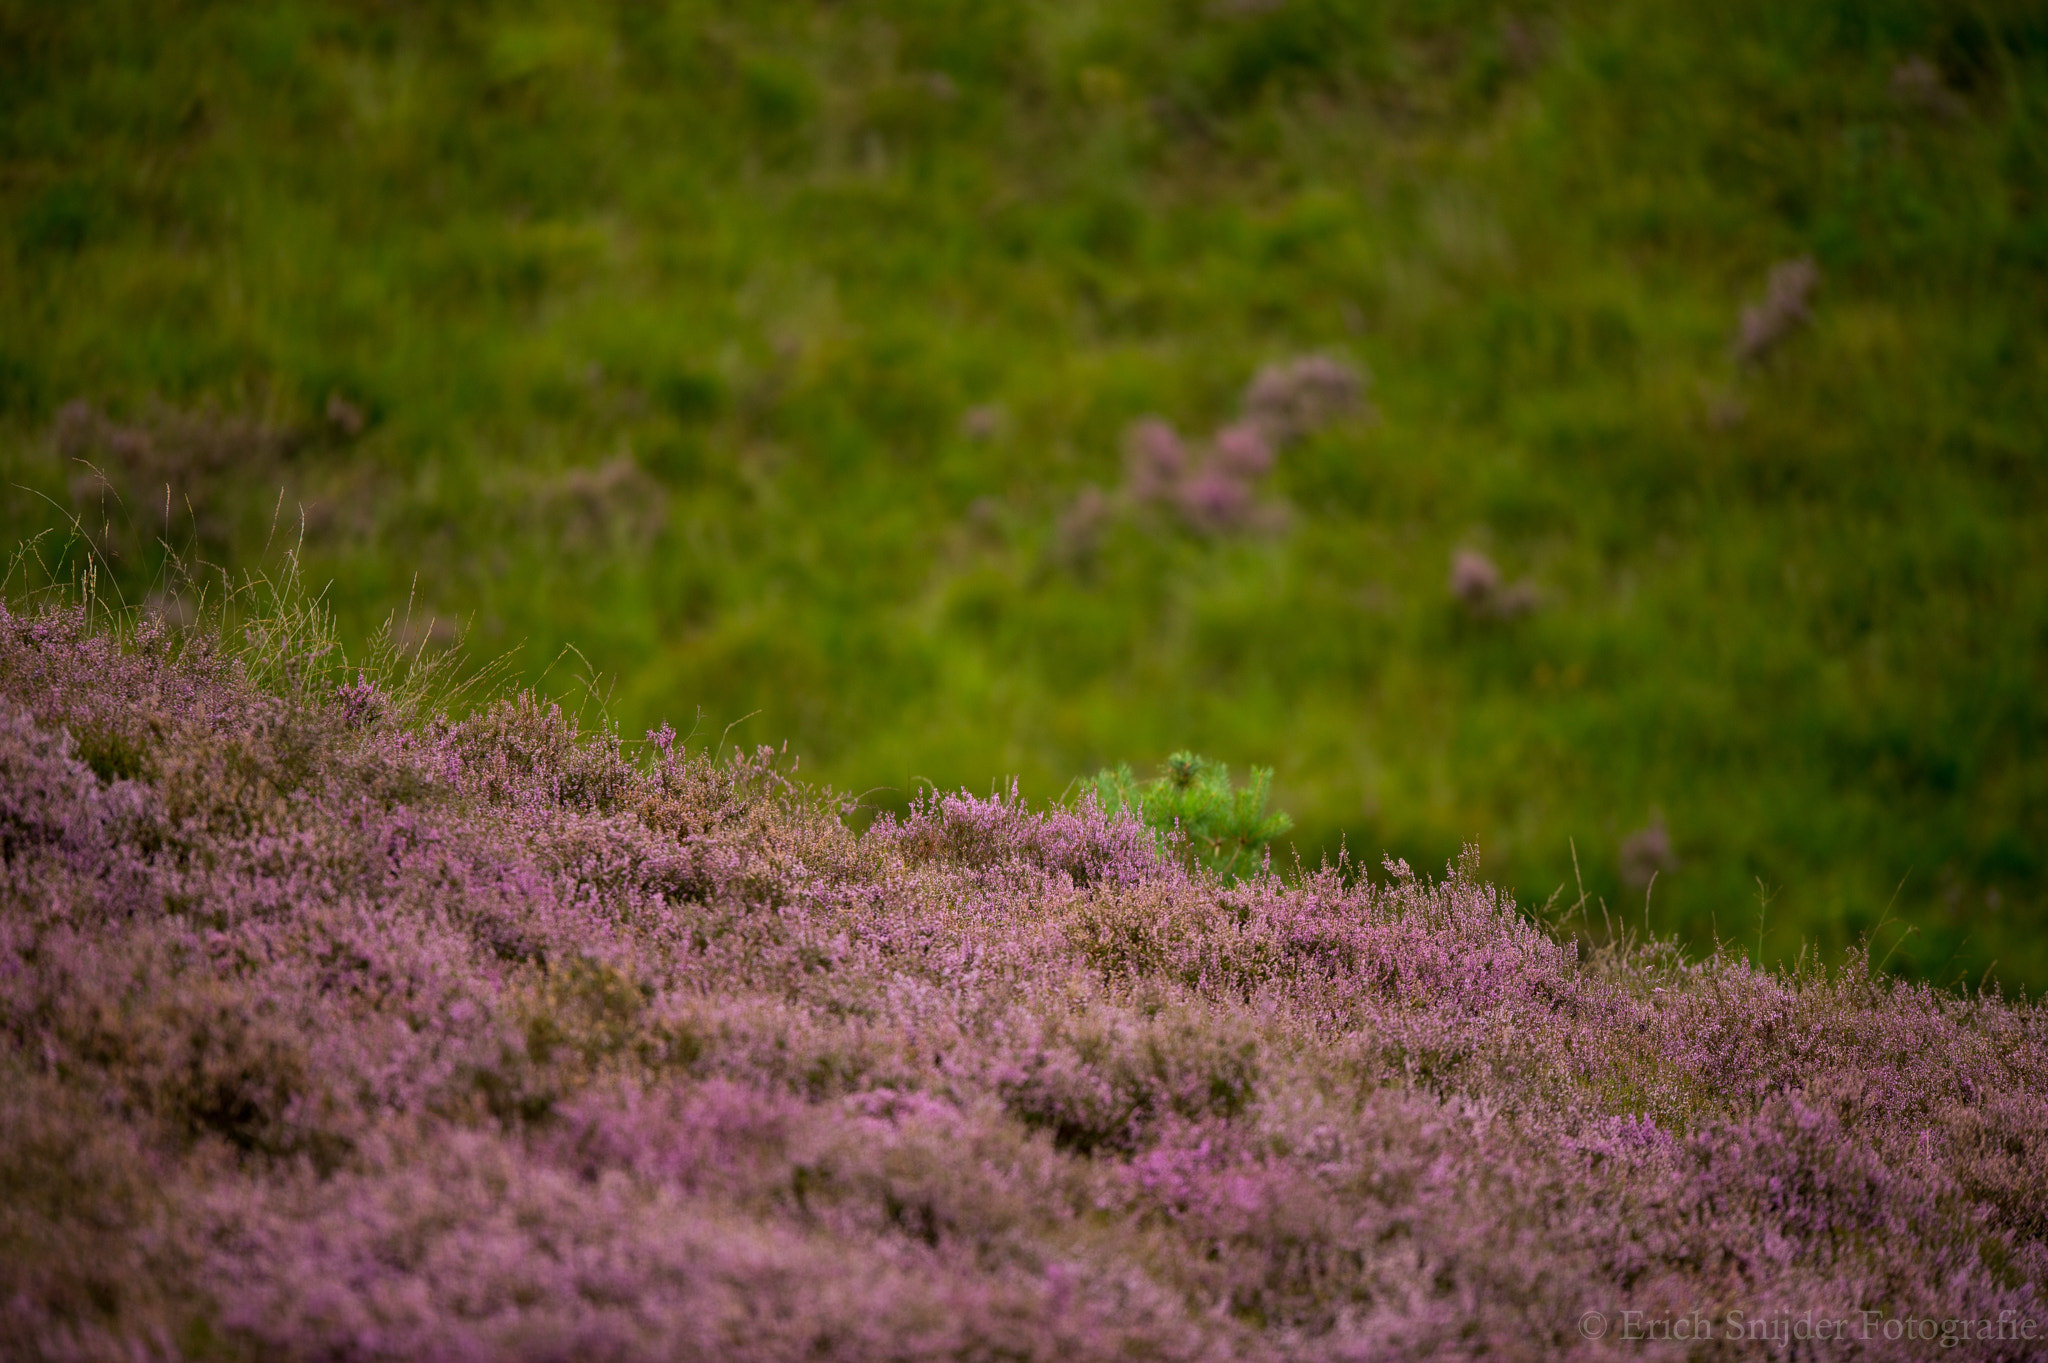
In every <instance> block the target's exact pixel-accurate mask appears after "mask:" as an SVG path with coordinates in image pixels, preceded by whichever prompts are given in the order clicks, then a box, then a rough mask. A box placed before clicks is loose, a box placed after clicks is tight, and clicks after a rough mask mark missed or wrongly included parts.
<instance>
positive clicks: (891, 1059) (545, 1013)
mask: <svg viewBox="0 0 2048 1363" xmlns="http://www.w3.org/2000/svg"><path fill="white" fill-rule="evenodd" d="M129 620H130V623H128V624H122V623H121V621H120V620H119V619H114V620H108V619H104V618H101V619H98V620H97V623H95V617H92V616H90V615H89V614H88V613H87V612H86V611H83V610H80V609H76V608H49V609H40V610H37V609H30V608H27V607H18V608H15V609H13V610H10V611H6V612H0V857H4V871H0V1338H4V1339H5V1340H6V1342H7V1349H6V1352H7V1353H8V1356H9V1357H19V1358H38V1359H74V1358H76V1359H88V1358H90V1359H100V1358H113V1357H120V1358H141V1357H158V1358H161V1357H183V1358H200V1359H205V1358H217V1359H265V1360H269V1359H306V1360H314V1359H321V1360H332V1359H350V1360H374V1359H390V1360H414V1359H485V1358H488V1359H533V1360H551V1359H567V1358H576V1359H615V1360H629V1359H648V1360H661V1361H662V1363H671V1361H672V1360H681V1359H707V1360H709V1359H718V1360H744V1359H764V1360H765V1359H778V1360H779V1359H792V1358H809V1359H858V1360H868V1359H988V1360H994V1359H1012V1360H1016V1359H1058V1360H1063V1361H1071V1363H1079V1360H1088V1359H1113V1358H1115V1359H1129V1358H1150V1359H1201V1358H1245V1359H1266V1358H1270V1359H1283V1358H1284V1359H1293V1360H1306V1359H1323V1358H1327V1359H1373V1358H1386V1359H1397V1358H1413V1357H1419V1356H1423V1355H1433V1356H1441V1357H1479V1356H1485V1357H1490V1358H1525V1357H1562V1356H1587V1357H1595V1356H1601V1357H1604V1356H1609V1352H1608V1351H1609V1350H1610V1348H1611V1347H1614V1346H1616V1344H1617V1341H1618V1340H1622V1339H1624V1338H1625V1331H1627V1330H1630V1329H1638V1330H1642V1331H1651V1330H1654V1329H1657V1328H1659V1327H1658V1326H1657V1325H1656V1323H1657V1322H1662V1323H1663V1324H1662V1326H1661V1328H1662V1330H1663V1334H1662V1335H1661V1336H1659V1337H1658V1338H1655V1339H1649V1340H1643V1341H1638V1342H1633V1343H1622V1344H1620V1347H1622V1348H1625V1349H1626V1350H1627V1351H1628V1352H1627V1355H1626V1356H1628V1357H1632V1358H1634V1357H1641V1358H1665V1357H1669V1358H1678V1357H1685V1358H1722V1357H1726V1358H1751V1357H1756V1356H1758V1353H1757V1350H1758V1348H1759V1346H1758V1345H1757V1344H1755V1343H1753V1342H1748V1341H1747V1340H1741V1341H1738V1340H1735V1339H1733V1338H1731V1337H1730V1335H1729V1332H1730V1331H1731V1330H1733V1331H1737V1332H1740V1331H1741V1330H1743V1329H1746V1328H1750V1329H1753V1328H1761V1329H1765V1330H1767V1331H1788V1330H1791V1329H1793V1328H1795V1325H1794V1324H1793V1323H1796V1322H1797V1321H1800V1320H1807V1321H1808V1322H1809V1324H1808V1326H1807V1328H1808V1329H1811V1328H1812V1326H1811V1322H1812V1321H1813V1320H1816V1319H1817V1320H1820V1321H1822V1322H1831V1321H1836V1320H1840V1321H1843V1322H1845V1325H1843V1326H1842V1327H1840V1328H1841V1329H1844V1330H1848V1331H1850V1332H1851V1333H1850V1338H1849V1340H1848V1341H1847V1342H1843V1341H1841V1340H1836V1341H1835V1342H1834V1343H1833V1344H1832V1345H1831V1346H1830V1349H1831V1352H1830V1353H1829V1355H1828V1356H1831V1357H1858V1358H1924V1357H1929V1356H1932V1354H1931V1353H1930V1352H1929V1351H1930V1350H1933V1349H1935V1348H1936V1347H1937V1343H1936V1342H1930V1340H1931V1339H1934V1338H1935V1337H1937V1336H1940V1335H1941V1334H1943V1333H1944V1332H1945V1333H1946V1334H1947V1335H1948V1336H1949V1337H1950V1342H1951V1343H1953V1342H1954V1338H1955V1336H1956V1335H1957V1334H1958V1332H1960V1333H1961V1334H1962V1336H1963V1337H1965V1338H1966V1339H1967V1341H1968V1342H1967V1343H1966V1344H1965V1345H1964V1346H1963V1347H1961V1348H1959V1349H1956V1350H1955V1351H1953V1352H1951V1353H1946V1354H1944V1355H1943V1356H1955V1357H1971V1358H1978V1357H1981V1358H2008V1359H2023V1358H2039V1357H2040V1356H2041V1351H2042V1349H2043V1348H2044V1347H2048V1346H2044V1343H2043V1336H2044V1334H2048V1307H2044V1302H2043V1290H2044V1288H2048V1014H2044V1012H2043V1010H2042V1009H2041V1007H2039V1006H2038V1005H2029V1004H2014V1003H2010V1002H2006V1001H2002V1000H2001V999H1999V998H1998V997H1996V996H1995V995H1977V994H1963V993H1956V992H1942V991H1938V990H1934V989H1931V988H1929V987H1927V986H1925V985H1921V984H1913V983H1907V982H1901V981H1897V980H1894V979H1891V978H1888V977H1885V976H1883V975H1881V974H1873V973H1872V972H1871V971H1870V970H1869V968H1868V965H1867V963H1866V962H1864V961H1862V960H1861V959H1860V958H1854V957H1852V958H1851V959H1850V960H1849V962H1848V963H1847V965H1846V966H1843V967H1840V968H1836V969H1830V970H1825V971H1823V970H1820V969H1817V968H1813V967H1812V965H1811V962H1809V963H1808V968H1806V969H1803V970H1801V971H1799V972H1795V973H1786V972H1782V971H1781V972H1763V971H1759V970H1757V969H1754V968H1752V967H1751V966H1750V965H1749V964H1748V963H1747V962H1746V961H1744V960H1742V959H1740V958H1738V957H1735V956H1732V955H1729V954H1726V953H1724V954H1721V955H1717V956H1715V957H1713V958H1710V959H1706V960H1699V961H1690V962H1689V961H1687V960H1686V959H1684V958H1683V957H1681V956H1680V955H1679V954H1677V953H1676V952H1675V951H1673V950H1672V948H1671V946H1670V944H1669V943H1668V942H1665V943H1646V942H1643V941H1640V940H1636V939H1633V938H1624V939H1621V940H1618V941H1616V942H1614V943H1611V944H1610V945H1608V946H1607V947H1606V948H1604V949H1601V950H1594V951H1588V950H1585V949H1583V948H1582V946H1581V945H1580V944H1579V942H1578V941H1577V940H1566V939H1560V938H1559V937H1557V936H1554V935H1552V934H1551V933H1549V932H1548V931H1546V930H1545V929H1544V928H1543V927H1541V926H1540V925H1538V924H1536V923H1533V922H1532V921H1530V920H1529V919H1528V918H1527V917H1526V916H1524V915H1523V914H1520V913H1518V912H1517V911H1516V909H1515V908H1514V906H1513V904H1512V903H1511V901H1509V900H1508V899H1506V898H1504V897H1503V896H1502V895H1500V894H1499V893H1498V892H1497V891H1495V890H1493V889H1491V888H1489V887H1488V886H1487V885H1486V884H1485V883H1483V881H1482V880H1481V879H1480V878H1479V876H1478V873H1477V868H1476V866H1475V865H1473V864H1472V863H1471V862H1470V861H1468V862H1467V863H1465V864H1463V865H1461V866H1456V867H1453V868H1450V869H1449V871H1448V873H1447V875H1446V876H1445V878H1443V879H1442V880H1435V879H1431V878H1428V877H1424V876H1419V875H1417V874H1415V873H1414V872H1412V871H1411V870H1410V869H1409V868H1408V867H1407V866H1406V865H1404V864H1401V863H1399V862H1389V863H1388V864H1387V865H1386V866H1385V868H1384V873H1383V874H1381V873H1377V872H1376V873H1375V876H1374V877H1372V878H1370V879H1368V878H1365V877H1362V876H1360V875H1358V874H1356V871H1355V868H1352V873H1351V874H1348V875H1340V874H1338V873H1337V871H1335V870H1330V869H1326V870H1323V871H1320V872H1315V873H1310V874H1307V875H1305V876H1304V877H1302V878H1301V879H1300V880H1299V882H1298V883H1282V882H1281V881H1279V880H1277V879H1272V878H1267V877H1265V876H1261V875H1255V876H1253V877H1251V878H1249V879H1246V880H1243V881H1239V882H1234V883H1224V882H1221V881H1218V880H1216V879H1214V878H1213V877H1211V876H1210V875H1209V874H1208V873H1206V872H1202V871H1197V870H1190V869H1188V867H1187V865H1186V864H1185V863H1184V861H1183V859H1182V858H1180V857H1178V856H1176V855H1175V854H1174V849H1173V848H1171V847H1170V846H1169V847H1168V848H1166V849H1164V851H1162V849H1161V847H1160V846H1159V845H1158V844H1157V843H1156V842H1155V840H1154V838H1153V835H1152V834H1151V832H1150V831H1149V830H1147V829H1145V828H1144V827H1143V826H1141V825H1139V824H1137V823H1135V822H1132V821H1130V820H1128V819H1124V818H1111V817H1108V816H1105V815H1104V814H1103V813H1102V812H1101V809H1100V806H1099V805H1097V804H1096V803H1095V802H1094V800H1093V797H1092V796H1089V797H1085V798H1084V799H1083V801H1082V802H1081V803H1080V804H1079V805H1078V806H1076V807H1059V808H1050V809H1033V808H1030V807H1027V806H1026V805H1025V804H1023V803H1022V802H1020V801H1019V800H1017V799H1015V798H991V799H980V798H975V797H972V796H968V795H958V796H933V797H932V798H929V799H926V800H923V801H920V802H919V803H918V804H916V805H915V806H914V807H913V808H912V809H911V810H910V811H909V812H908V813H907V814H906V815H904V816H903V817H900V818H898V817H893V816H885V817H883V818H881V819H879V820H877V821H875V822H874V823H873V824H872V825H871V826H867V827H865V828H864V830H863V831H860V832H858V833H856V832H855V831H853V830H852V829H851V828H850V827H849V826H848V824H847V823H846V822H845V820H844V818H843V815H844V813H845V807H844V806H843V805H842V804H841V803H840V802H839V801H838V800H837V799H836V798H835V797H833V796H832V794H831V793H830V792H829V791H827V790H824V789H823V788H818V787H811V786H807V785H805V784H803V783H802V782H800V781H799V780H798V779H796V773H795V772H794V771H793V770H792V767H793V765H794V764H793V763H792V762H790V761H789V760H787V759H784V758H782V757H780V756H779V755H778V754H776V753H774V752H771V751H769V750H766V749H763V750H760V751H758V752H756V753H753V754H751V755H749V754H744V753H728V754H725V755H719V754H715V753H712V754H707V753H704V752H701V751H699V752H692V751H688V750H686V748H685V747H684V746H683V745H680V744H678V743H677V742H676V740H675V737H674V735H673V734H670V733H668V732H666V731H665V730H664V731H658V732H656V733H655V734H653V735H650V739H649V742H647V743H646V744H644V745H639V744H636V745H634V747H633V748H632V749H630V750H629V749H627V748H626V747H624V746H622V745H621V744H620V743H619V741H618V740H617V738H616V737H615V736H613V735H611V734H608V733H605V732H598V733H595V734H591V733H583V734H579V733H578V732H577V728H576V726H575V724H574V723H572V722H571V721H570V720H569V719H567V718H565V717H564V716H563V715H562V713H561V712H560V711H558V710H556V709H553V708H551V707H550V706H548V705H546V704H545V703H542V702H540V701H537V700H535V699H534V698H533V697H532V696H531V695H530V694H513V695H507V696H504V697H501V698H499V699H496V700H493V701H491V702H489V703H485V704H480V705H477V706H475V707H473V712H472V713H470V714H469V715H468V717H466V718H462V719H459V720H450V719H448V718H446V717H444V716H439V715H437V714H435V713H434V712H433V710H432V708H431V707H430V706H428V705H426V704H425V703H424V702H423V701H422V699H421V695H422V688H421V687H420V685H418V684H417V683H418V678H416V677H415V678H412V679H410V680H409V679H408V678H407V676H406V674H405V671H404V669H402V668H399V669H385V670H384V671H383V672H382V673H381V674H379V673H372V672H362V673H356V672H348V673H342V674H340V675H337V672H338V669H337V668H336V666H335V664H334V660H335V656H336V655H334V653H333V652H332V651H331V649H323V648H322V647H321V646H320V640H319V628H318V626H319V621H318V619H317V617H315V616H311V615H308V614H306V613H305V612H303V611H300V612H299V613H298V614H296V615H293V614H291V613H289V612H287V613H283V614H276V615H273V616H271V617H269V618H256V619H252V620H249V621H246V622H245V629H244V630H243V631H241V637H242V638H244V639H245V640H246V642H241V643H235V644H234V646H233V647H230V646H229V645H228V644H227V643H224V642H223V639H224V638H229V637H231V636H226V635H223V634H222V633H221V632H220V631H218V630H216V629H212V628H210V627H207V628H192V629H187V630H182V631H181V630H177V629H174V628H171V627H168V626H166V625H164V624H162V623H161V621H157V622H155V623H149V622H144V623H140V624H137V623H133V622H134V620H135V617H129ZM632 754H638V755H637V756H634V755H632ZM1632 1312H1633V1313H1640V1314H1637V1315H1631V1314H1629V1313H1632ZM1736 1313H1740V1315H1739V1318H1738V1316H1737V1315H1736ZM1678 1321H1689V1322H1695V1323H1692V1324H1686V1325H1682V1326H1674V1325H1673V1322H1678ZM1700 1321H1705V1322H1707V1326H1708V1328H1709V1329H1710V1330H1712V1331H1713V1332H1715V1333H1714V1335H1713V1338H1712V1339H1710V1340H1707V1341H1705V1342H1702V1341H1700V1340H1699V1339H1697V1338H1691V1339H1684V1340H1683V1342H1673V1341H1672V1339H1671V1338H1670V1334H1671V1331H1672V1330H1673V1329H1674V1328H1677V1329H1682V1330H1683V1331H1684V1332H1685V1333H1686V1334H1687V1335H1697V1334H1698V1333H1699V1331H1700V1329H1701V1326H1700V1325H1699V1324H1698V1323H1697V1322H1700ZM1743 1322H1748V1323H1749V1324H1748V1325H1747V1326H1745V1325H1744V1324H1743ZM1603 1331H1604V1332H1606V1333H1605V1334H1604V1335H1603V1333H1602V1332H1603ZM1857 1331H1860V1332H1861V1333H1860V1334H1858V1333H1855V1332H1857ZM1595 1336H1599V1337H1598V1338H1596V1337H1595ZM1770 1337H1771V1338H1778V1336H1777V1335H1772V1336H1770Z"/></svg>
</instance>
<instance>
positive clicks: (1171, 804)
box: [1095, 750, 1294, 879]
mask: <svg viewBox="0 0 2048 1363" xmlns="http://www.w3.org/2000/svg"><path fill="white" fill-rule="evenodd" d="M1272 789H1273V769H1272V768H1271V767H1253V768H1252V769H1251V777H1250V780H1249V781H1247V782H1246V784H1245V785H1243V786H1241V787H1240V786H1234V785H1233V784H1232V783H1231V780H1230V768H1229V767H1228V766H1226V765H1225V764H1224V763H1221V762H1214V761H1211V760H1210V759H1208V758H1206V757H1203V756H1201V755H1199V754H1197V753H1192V752H1187V751H1185V750H1183V751H1181V752H1177V753H1174V754H1173V755H1172V756H1171V757H1169V758H1167V759H1166V761H1165V762H1164V763H1162V764H1161V766H1160V768H1159V775H1157V776H1155V777H1154V778H1152V779H1151V780H1149V781H1139V780H1138V779H1137V778H1136V777H1135V776H1134V775H1132V773H1131V768H1130V764H1129V763H1119V764H1117V766H1116V767H1114V768H1109V767H1105V768H1103V769H1102V770H1101V771H1099V772H1097V773H1096V774H1095V795H1096V798H1097V799H1098V800H1100V801H1101V802H1102V807H1103V808H1104V809H1105V810H1106V811H1108V812H1109V813H1110V814H1117V813H1120V812H1122V811H1125V810H1129V811H1130V813H1131V814H1132V815H1133V816H1134V817H1136V818H1137V819H1138V820H1139V821H1140V822H1141V823H1143V824H1145V825H1146V826H1147V827H1149V828H1152V829H1154V830H1155V831H1156V832H1157V833H1158V834H1159V835H1160V840H1161V842H1162V843H1166V842H1167V841H1169V840H1170V839H1172V838H1174V837H1175V836H1176V835H1177V836H1178V838H1179V839H1180V841H1181V842H1182V844H1183V845H1184V846H1185V848H1186V849H1187V852H1188V853H1189V855H1191V856H1192V857H1193V858H1194V860H1195V861H1197V862H1199V863H1200V864H1201V865H1203V866H1206V867H1207V868H1209V869H1210V870H1211V871H1214V872H1215V873H1216V874H1217V875H1218V876H1221V877H1223V878H1225V879H1231V878H1235V877H1237V876H1241V875H1244V874H1246V873H1248V872H1249V871H1250V869H1251V867H1252V865H1253V863H1254V862H1256V861H1259V860H1260V859H1261V858H1262V856H1263V854H1264V852H1265V850H1266V847H1267V845H1268V844H1269V843H1271V842H1272V840H1273V839H1274V838H1277V837H1279V836H1280V835H1282V834H1283V833H1285V832H1287V831H1288V830H1289V829H1290V828H1293V827H1294V820H1293V819H1292V818H1291V817H1290V816H1289V815H1287V814H1286V813H1284V812H1282V811H1279V810H1275V811H1273V812H1272V813H1268V812H1267V811H1266V801H1267V799H1268V797H1269V796H1270V795H1271V794H1272Z"/></svg>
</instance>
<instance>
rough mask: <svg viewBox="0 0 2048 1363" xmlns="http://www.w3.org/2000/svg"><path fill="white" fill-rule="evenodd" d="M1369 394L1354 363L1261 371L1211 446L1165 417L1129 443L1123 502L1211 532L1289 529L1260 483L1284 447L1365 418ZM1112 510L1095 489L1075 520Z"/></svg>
mask: <svg viewBox="0 0 2048 1363" xmlns="http://www.w3.org/2000/svg"><path fill="white" fill-rule="evenodd" d="M1364 389H1365V383H1364V380H1363V379H1362V378H1360V376H1359V374H1358V373H1357V371H1355V370H1353V369H1352V368H1350V367H1349V366H1348V365H1345V364H1343V363H1342V362H1340V361H1338V360H1334V359H1331V358H1330V357H1328V356H1326V355H1304V356H1301V357H1299V358H1296V359H1293V360H1288V361H1285V362H1283V363H1279V364H1271V365H1268V366H1266V367H1265V368H1264V369H1261V370H1260V371H1259V372H1258V374H1257V376H1256V377H1254V378H1253V380H1252V381H1251V383H1250V385H1249V386H1247V387H1246V389H1245V392H1244V399H1243V403H1242V415H1241V416H1240V417H1239V418H1238V419H1237V420H1236V421H1233V422H1230V423H1229V424H1227V425H1224V426H1222V427H1220V428H1219V429H1218V430H1217V431H1216V432H1215V433H1214V434H1213V435H1212V436H1211V437H1210V438H1209V441H1208V443H1207V445H1206V446H1200V447H1197V446H1190V444H1189V443H1188V442H1187V441H1186V440H1185V439H1183V438H1182V436H1181V433H1180V432H1179V431H1178V430H1176V429H1175V428H1174V426H1173V424H1172V423H1171V422H1169V421H1167V420H1165V419H1164V418H1163V417H1156V416H1155V417H1146V418H1145V419H1144V420H1142V421H1139V422H1137V423H1136V424H1134V425H1133V426H1132V427H1131V429H1130V430H1129V431H1128V432H1127V433H1126V434H1125V437H1124V487H1123V498H1124V500H1125V501H1126V502H1128V503H1129V504H1131V505H1136V506H1145V505H1160V506H1166V507H1170V508H1172V509H1173V510H1174V511H1176V512H1178V513H1179V515H1180V517H1181V519H1182V520H1183V521H1184V522H1186V524H1187V525H1188V527H1189V528H1190V529H1193V530H1197V531H1200V532H1203V533H1205V534H1224V533H1227V532H1231V531H1240V530H1255V529H1270V528H1274V527H1276V526H1278V525H1280V524H1283V523H1284V522H1285V519H1286V514H1285V509H1284V508H1283V507H1282V506H1281V505H1280V504H1279V503H1277V502H1273V501H1270V500H1262V499H1261V498H1260V497H1259V495H1258V485H1259V480H1260V479H1262V478H1264V477H1265V476H1266V475H1267V474H1269V473H1271V472H1272V471H1273V462H1274V459H1275V458H1276V457H1277V455H1278V453H1279V451H1280V450H1281V449H1283V448H1285V447H1286V446H1288V445H1291V444H1293V443H1295V442H1297V441H1299V440H1302V439H1304V438H1306V437H1307V436H1310V435H1312V434H1314V433H1315V432H1316V431H1318V430H1320V429H1322V428H1323V427H1324V426H1327V425H1328V424H1330V423H1331V422H1333V421H1336V420H1338V419H1340V418H1342V417H1346V416H1350V415H1353V414H1355V413H1356V412H1358V411H1359V410H1360V409H1361V407H1362V405H1363V402H1364ZM1083 507H1086V508H1087V510H1086V511H1085V512H1084V511H1083ZM1107 511H1108V500H1107V499H1106V498H1104V497H1103V496H1102V494H1101V493H1100V492H1093V491H1092V490H1091V493H1084V494H1083V501H1082V502H1080V503H1077V504H1076V507H1075V509H1074V511H1072V512H1070V513H1069V517H1068V519H1069V520H1070V521H1071V520H1075V519H1077V518H1081V517H1084V516H1085V517H1086V519H1088V521H1089V523H1090V524H1093V523H1094V522H1095V521H1099V520H1100V519H1101V518H1102V517H1103V515H1105V514H1106V513H1107Z"/></svg>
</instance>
